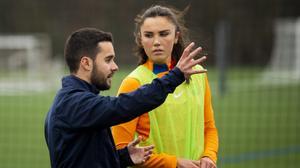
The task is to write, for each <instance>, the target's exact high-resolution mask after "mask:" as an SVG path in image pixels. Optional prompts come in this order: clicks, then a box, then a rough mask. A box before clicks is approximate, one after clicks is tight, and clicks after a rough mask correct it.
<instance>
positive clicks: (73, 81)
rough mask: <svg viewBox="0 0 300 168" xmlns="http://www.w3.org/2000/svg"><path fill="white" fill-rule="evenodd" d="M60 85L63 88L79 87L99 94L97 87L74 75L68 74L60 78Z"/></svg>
mask: <svg viewBox="0 0 300 168" xmlns="http://www.w3.org/2000/svg"><path fill="white" fill-rule="evenodd" d="M62 87H63V88H67V87H69V88H72V89H80V90H84V91H89V92H92V93H95V94H99V92H100V91H99V89H97V88H96V87H95V86H94V85H91V84H90V83H88V82H86V81H84V80H82V79H80V78H78V77H76V76H75V75H68V76H65V77H63V78H62Z"/></svg>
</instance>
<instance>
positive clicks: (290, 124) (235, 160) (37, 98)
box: [0, 67, 300, 168]
mask: <svg viewBox="0 0 300 168" xmlns="http://www.w3.org/2000/svg"><path fill="white" fill-rule="evenodd" d="M121 69H124V68H122V67H121ZM125 69H126V68H125ZM130 70H132V68H129V69H128V70H127V71H126V70H123V71H119V72H118V73H117V74H116V75H115V76H114V79H113V86H112V89H111V90H110V91H105V92H102V94H104V95H115V94H116V93H117V89H118V86H119V84H120V83H121V81H122V79H123V78H124V77H125V76H126V75H127V74H128V73H129V71H130ZM208 70H209V79H210V83H211V89H212V92H213V105H214V111H215V119H216V124H217V127H218V130H219V137H220V150H219V162H218V165H219V167H222V168H223V167H224V168H229V167H233V168H235V167H243V168H247V167H249V168H250V167H254V166H255V167H272V168H273V167H275V168H276V167H297V166H296V165H300V149H299V148H300V137H299V134H298V132H299V130H300V124H299V121H298V120H299V118H300V105H299V104H300V103H299V99H300V85H299V84H296V85H295V84H294V85H282V86H276V85H259V84H257V83H256V82H255V80H256V79H257V77H258V76H259V73H260V69H257V68H252V69H251V68H247V69H241V68H236V69H233V70H230V71H229V74H228V77H227V89H226V92H225V93H224V94H223V95H221V94H220V92H219V91H218V88H217V86H218V85H217V81H218V74H217V73H216V71H215V70H214V69H208ZM0 91H1V90H0ZM55 92H56V91H55V90H53V91H48V92H45V93H35V94H28V95H23V94H22V96H18V95H15V96H0V167H1V168H19V167H22V168H34V167H39V168H43V167H50V164H49V156H48V151H47V147H46V144H45V140H44V118H45V115H46V113H47V111H48V108H49V106H50V105H51V103H52V100H53V97H54V95H55ZM0 95H1V94H0ZM297 131H298V132H297Z"/></svg>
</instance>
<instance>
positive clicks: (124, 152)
mask: <svg viewBox="0 0 300 168" xmlns="http://www.w3.org/2000/svg"><path fill="white" fill-rule="evenodd" d="M117 152H118V155H119V158H120V165H121V166H122V167H124V168H125V167H127V166H133V165H134V163H133V162H132V160H131V158H130V155H129V152H128V148H127V147H124V148H122V149H118V150H117Z"/></svg>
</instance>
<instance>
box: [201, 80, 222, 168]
mask: <svg viewBox="0 0 300 168" xmlns="http://www.w3.org/2000/svg"><path fill="white" fill-rule="evenodd" d="M205 84H206V87H205V88H206V91H205V98H204V124H205V125H204V142H205V143H204V153H203V155H202V157H204V156H206V157H209V158H210V159H211V160H213V161H214V162H215V163H216V162H217V153H218V147H219V141H218V131H217V128H216V126H215V119H214V113H213V108H212V102H211V92H210V87H209V82H208V79H207V76H206V82H205Z"/></svg>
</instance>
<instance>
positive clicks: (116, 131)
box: [112, 60, 219, 168]
mask: <svg viewBox="0 0 300 168" xmlns="http://www.w3.org/2000/svg"><path fill="white" fill-rule="evenodd" d="M143 66H145V67H147V68H148V69H150V70H152V71H153V72H154V73H155V74H156V75H157V76H158V77H162V76H163V75H165V74H166V73H168V71H169V70H170V68H171V65H168V66H165V67H166V68H165V69H162V68H158V69H157V68H156V66H154V65H153V63H152V62H151V61H149V60H148V61H147V62H146V63H145V64H143ZM153 67H155V68H153ZM205 81H206V82H205V85H206V87H205V88H206V91H205V98H204V122H205V123H204V131H205V132H204V153H203V154H202V156H200V158H201V157H205V156H206V157H209V158H210V159H212V160H213V161H214V162H215V163H216V161H217V152H218V146H219V142H218V132H217V129H216V126H215V120H214V114H213V109H212V103H211V92H210V88H209V84H208V79H207V76H206V78H205ZM138 87H140V83H139V82H138V81H137V80H136V79H133V78H130V77H127V78H125V79H124V80H123V82H122V84H121V86H120V88H119V92H118V94H120V93H127V92H131V91H134V90H136V89H137V88H138ZM202 103H203V102H202ZM149 132H150V119H149V116H148V113H144V114H143V115H141V116H139V117H137V118H135V119H133V120H131V121H129V122H127V123H123V124H120V125H117V126H114V127H112V134H113V137H114V140H115V143H116V146H117V149H120V148H123V147H125V146H126V145H127V144H128V143H129V142H131V141H132V140H133V139H134V137H135V133H137V134H138V135H141V136H142V137H143V138H144V139H147V138H148V137H149ZM200 158H199V159H200ZM176 166H177V157H176V156H174V155H170V154H167V153H159V154H157V153H154V154H152V155H151V157H150V159H149V160H147V161H146V162H145V163H143V164H142V165H141V167H147V168H157V167H161V168H163V167H166V168H176Z"/></svg>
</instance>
